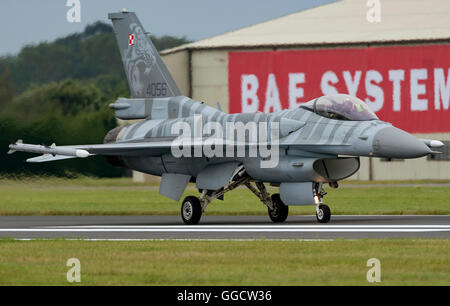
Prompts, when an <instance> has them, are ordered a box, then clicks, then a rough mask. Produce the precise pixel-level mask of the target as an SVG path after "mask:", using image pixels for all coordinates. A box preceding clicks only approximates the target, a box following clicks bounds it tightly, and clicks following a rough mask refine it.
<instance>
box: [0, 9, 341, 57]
mask: <svg viewBox="0 0 450 306" xmlns="http://www.w3.org/2000/svg"><path fill="white" fill-rule="evenodd" d="M70 1H73V0H39V1H38V0H2V1H1V9H0V29H1V30H0V41H1V42H2V43H0V56H4V55H7V54H16V53H18V52H19V51H20V49H21V48H22V47H23V46H24V45H28V44H34V43H39V42H42V41H52V40H54V39H55V38H58V37H63V36H66V35H68V34H71V33H74V32H81V31H83V29H84V28H85V27H86V25H88V24H90V23H93V22H95V21H98V20H102V21H105V22H108V23H109V20H108V19H107V15H108V13H109V12H115V11H120V10H122V9H123V8H126V9H127V10H128V11H134V12H136V14H137V15H138V17H139V18H140V20H141V22H142V24H143V26H144V27H145V29H146V31H147V32H150V33H152V34H154V35H157V36H161V35H165V34H167V35H174V36H185V37H187V38H188V39H190V40H193V41H196V40H200V39H203V38H207V37H211V36H214V35H218V34H222V33H226V32H229V31H232V30H237V29H240V28H243V27H245V26H249V25H252V24H256V23H259V22H263V21H266V20H270V19H273V18H276V17H280V16H284V15H287V14H291V13H294V12H298V11H301V10H304V9H308V8H311V7H315V6H319V5H322V4H326V3H330V2H334V1H335V0H226V1H225V0H159V1H155V0H77V1H80V5H81V10H80V17H81V20H80V22H73V23H70V22H68V21H67V17H66V15H67V12H68V11H69V10H70V8H71V7H69V6H66V4H67V2H70Z"/></svg>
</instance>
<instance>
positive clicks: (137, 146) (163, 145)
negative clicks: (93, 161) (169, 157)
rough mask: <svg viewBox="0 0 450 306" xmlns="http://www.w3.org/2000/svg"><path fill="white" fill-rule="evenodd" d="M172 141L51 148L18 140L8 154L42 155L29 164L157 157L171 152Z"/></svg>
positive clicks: (30, 160)
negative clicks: (90, 158) (97, 157)
mask: <svg viewBox="0 0 450 306" xmlns="http://www.w3.org/2000/svg"><path fill="white" fill-rule="evenodd" d="M171 144H172V141H158V142H156V141H153V142H139V143H136V142H135V143H133V142H127V143H120V142H118V143H108V144H87V145H71V146H56V145H55V144H52V145H51V146H43V145H34V144H26V143H23V141H22V140H18V141H17V142H16V143H14V144H11V145H10V146H9V149H10V150H9V152H8V154H12V153H14V152H16V151H20V152H29V153H40V154H43V155H41V156H38V157H33V158H29V159H27V162H35V163H39V162H47V161H56V160H61V159H68V158H77V157H78V158H86V157H88V156H92V155H123V156H135V155H146V156H157V155H161V154H163V153H166V152H170V148H171Z"/></svg>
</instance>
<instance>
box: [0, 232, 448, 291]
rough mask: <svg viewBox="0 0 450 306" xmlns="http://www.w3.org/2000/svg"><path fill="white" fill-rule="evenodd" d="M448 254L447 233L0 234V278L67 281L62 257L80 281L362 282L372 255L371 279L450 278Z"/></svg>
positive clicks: (423, 281) (444, 281) (418, 281)
mask: <svg viewBox="0 0 450 306" xmlns="http://www.w3.org/2000/svg"><path fill="white" fill-rule="evenodd" d="M281 250H282V254H281V253H280V251H281ZM449 254H450V240H412V239H405V240H356V241H349V240H334V241H295V240H292V241H270V240H256V241H170V240H169V241H114V242H111V241H81V240H71V241H69V240H48V241H39V240H37V241H14V240H0V285H37V284H40V285H68V284H69V283H68V282H67V281H66V273H67V271H68V269H69V268H68V267H66V262H67V260H68V259H69V258H78V259H79V260H80V262H81V285H119V284H120V285H368V284H369V283H368V282H367V280H366V273H367V271H368V270H369V267H366V262H367V260H368V259H369V258H373V257H375V258H378V259H379V260H380V262H381V283H378V284H381V285H450V272H449V271H450V257H449ZM372 285H373V284H372Z"/></svg>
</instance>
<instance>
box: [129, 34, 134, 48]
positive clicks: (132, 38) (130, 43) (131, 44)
mask: <svg viewBox="0 0 450 306" xmlns="http://www.w3.org/2000/svg"><path fill="white" fill-rule="evenodd" d="M128 45H129V46H134V34H129V35H128Z"/></svg>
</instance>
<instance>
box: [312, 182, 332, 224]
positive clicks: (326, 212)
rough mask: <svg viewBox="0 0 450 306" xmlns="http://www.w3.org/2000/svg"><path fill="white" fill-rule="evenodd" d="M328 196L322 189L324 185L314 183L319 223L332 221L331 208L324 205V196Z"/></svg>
mask: <svg viewBox="0 0 450 306" xmlns="http://www.w3.org/2000/svg"><path fill="white" fill-rule="evenodd" d="M326 194H327V193H326V192H325V191H324V190H323V189H322V183H314V202H315V203H316V218H317V221H319V223H328V222H330V219H331V210H330V208H329V207H328V206H327V205H325V204H323V196H324V195H326Z"/></svg>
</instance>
